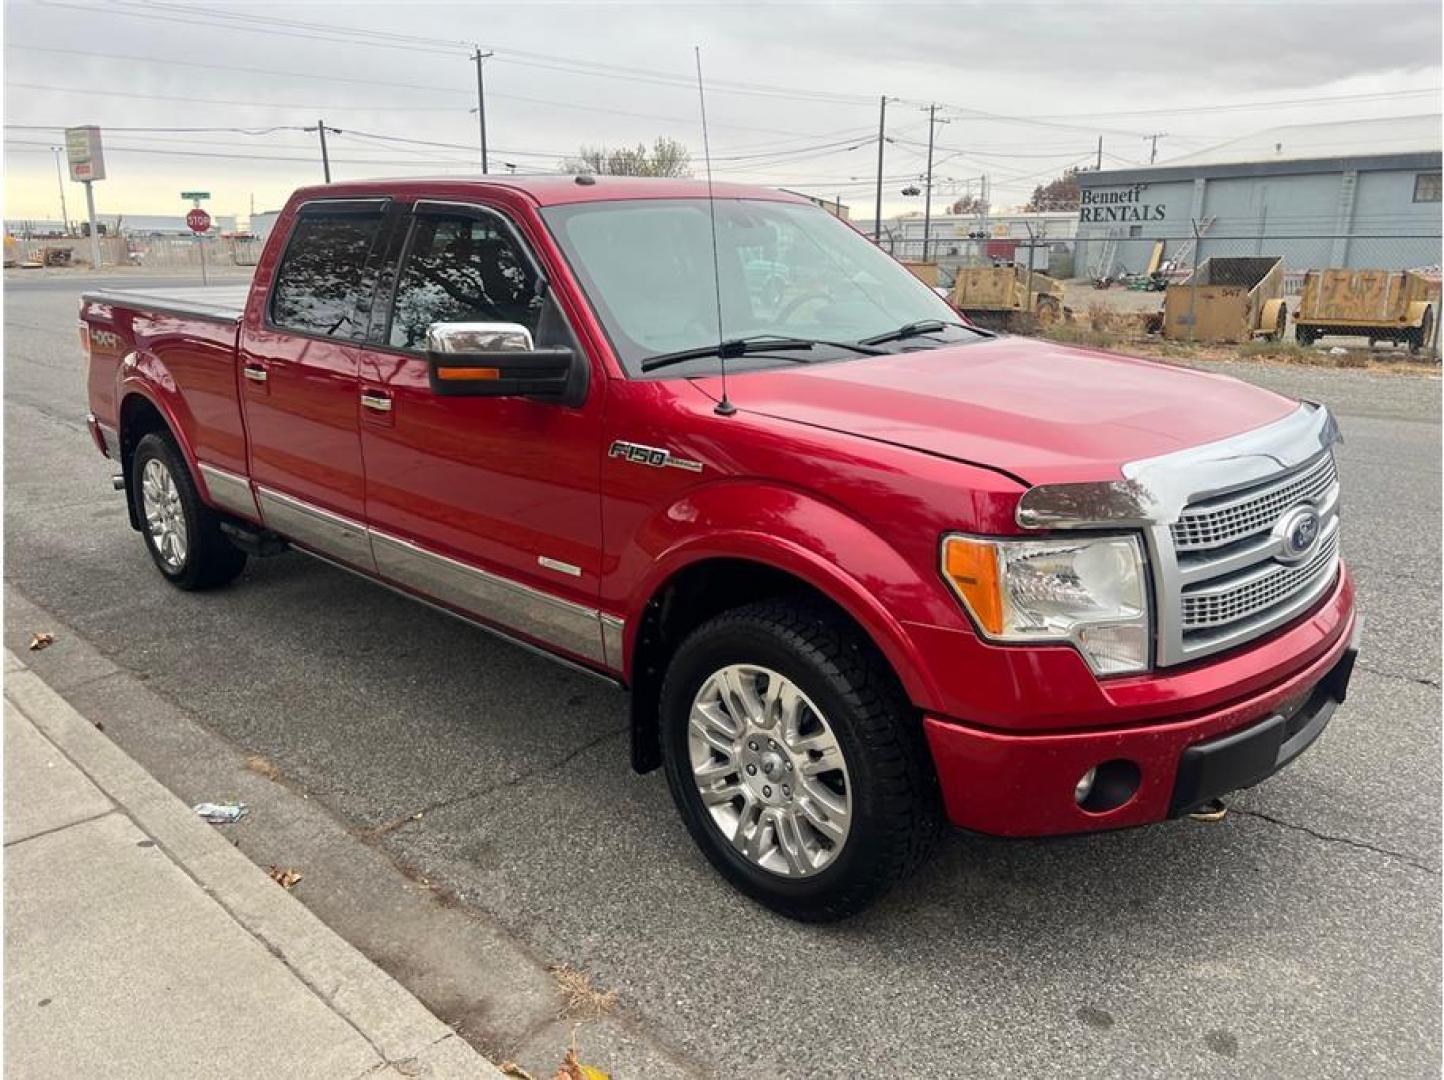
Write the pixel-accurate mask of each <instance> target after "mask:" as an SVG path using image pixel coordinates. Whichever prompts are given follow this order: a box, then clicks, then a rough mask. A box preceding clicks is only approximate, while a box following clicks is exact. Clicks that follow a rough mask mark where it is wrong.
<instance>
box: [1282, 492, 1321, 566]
mask: <svg viewBox="0 0 1444 1080" xmlns="http://www.w3.org/2000/svg"><path fill="white" fill-rule="evenodd" d="M1321 524H1322V523H1321V522H1320V521H1319V512H1318V511H1317V510H1315V509H1314V508H1313V507H1312V506H1300V507H1299V508H1298V509H1296V510H1294V511H1293V512H1292V513H1289V514H1287V515H1285V516H1284V517H1283V518H1282V519H1281V520H1280V521H1279V523H1278V526H1277V527H1276V529H1275V533H1274V535H1275V536H1277V537H1278V538H1279V547H1280V549H1281V550H1280V551H1279V558H1280V559H1282V560H1283V561H1284V562H1297V561H1298V560H1300V559H1302V558H1304V557H1305V556H1306V555H1308V553H1309V552H1310V551H1312V550H1313V547H1314V544H1315V543H1317V542H1318V539H1319V531H1320V525H1321Z"/></svg>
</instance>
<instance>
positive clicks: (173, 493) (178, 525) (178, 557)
mask: <svg viewBox="0 0 1444 1080" xmlns="http://www.w3.org/2000/svg"><path fill="white" fill-rule="evenodd" d="M140 500H141V507H142V508H143V509H144V511H145V526H146V528H147V529H149V530H150V538H151V542H152V543H153V544H154V545H155V550H156V553H157V554H159V555H160V559H161V561H162V562H163V563H165V565H166V569H168V570H172V571H178V570H180V569H181V568H182V567H183V566H185V561H186V548H187V532H186V516H185V508H184V507H183V506H182V505H181V496H180V489H178V488H177V487H176V483H175V477H173V476H171V474H170V469H168V468H166V465H165V462H163V461H161V460H160V459H159V458H151V459H150V460H149V461H147V462H146V463H145V469H144V470H143V471H142V473H141V480H140Z"/></svg>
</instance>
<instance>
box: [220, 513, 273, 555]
mask: <svg viewBox="0 0 1444 1080" xmlns="http://www.w3.org/2000/svg"><path fill="white" fill-rule="evenodd" d="M221 532H222V533H224V534H225V537H226V539H227V540H229V541H230V542H231V543H233V544H235V545H236V547H238V548H240V549H241V550H242V551H244V552H245V553H246V554H247V555H254V556H256V558H258V559H264V558H266V557H267V556H270V555H280V554H281V553H282V552H284V551H285V550H286V549H287V548H288V547H290V545H289V544H287V543H286V541H285V540H283V539H282V538H281V537H279V536H277V535H276V534H275V533H273V532H271V530H269V529H260V528H257V527H256V526H254V525H243V524H241V523H239V522H235V521H223V522H221Z"/></svg>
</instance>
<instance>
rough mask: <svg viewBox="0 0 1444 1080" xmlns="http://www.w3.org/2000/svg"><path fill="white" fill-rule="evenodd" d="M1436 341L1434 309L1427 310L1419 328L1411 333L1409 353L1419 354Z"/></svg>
mask: <svg viewBox="0 0 1444 1080" xmlns="http://www.w3.org/2000/svg"><path fill="white" fill-rule="evenodd" d="M1433 340H1434V309H1433V308H1425V309H1424V317H1423V318H1422V319H1420V320H1419V326H1418V327H1417V328H1416V329H1414V330H1411V331H1410V332H1409V337H1408V342H1409V351H1410V352H1411V353H1417V352H1418V351H1419V350H1420V349H1422V348H1424V347H1425V346H1426V345H1429V344H1431V343H1432V342H1433Z"/></svg>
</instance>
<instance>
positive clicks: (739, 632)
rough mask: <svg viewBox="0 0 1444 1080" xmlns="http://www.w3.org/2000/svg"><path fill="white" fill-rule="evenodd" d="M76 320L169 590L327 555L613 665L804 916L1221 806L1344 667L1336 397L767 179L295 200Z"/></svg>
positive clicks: (368, 192) (97, 398)
mask: <svg viewBox="0 0 1444 1080" xmlns="http://www.w3.org/2000/svg"><path fill="white" fill-rule="evenodd" d="M757 266H766V267H770V268H772V269H771V272H769V273H768V274H765V275H759V274H757V273H754V272H753V270H754V269H755V267H757ZM81 337H82V340H83V343H84V345H85V349H86V354H87V357H88V369H87V370H88V374H87V382H88V387H89V399H90V401H89V407H90V417H89V425H90V430H91V434H92V436H93V437H94V440H95V442H96V445H97V446H98V448H99V449H100V451H101V453H103V454H105V455H106V456H107V457H109V458H111V459H112V460H113V461H115V462H116V464H117V467H118V475H117V477H116V485H117V487H118V488H121V489H123V490H124V491H125V492H126V494H127V498H128V500H129V508H130V521H131V524H132V525H133V526H134V527H135V528H136V529H137V530H138V531H139V532H140V534H141V536H142V537H143V538H144V541H145V544H146V546H147V548H148V549H149V553H150V557H151V559H152V560H153V561H154V563H155V566H156V567H157V569H158V570H159V571H160V573H161V574H162V575H163V576H164V577H165V578H166V579H167V580H168V581H169V582H170V583H171V584H173V585H175V586H178V587H180V588H183V589H204V588H209V587H214V586H219V585H223V584H225V583H227V582H230V581H232V580H233V579H235V578H236V577H237V575H238V574H240V573H241V571H242V570H243V568H244V566H245V564H246V561H247V558H248V557H255V556H261V555H269V554H272V553H276V552H280V551H282V550H285V549H286V548H288V547H295V548H297V549H300V550H302V551H305V552H308V553H310V554H312V555H315V556H318V557H320V558H322V559H324V560H326V561H328V562H331V563H333V564H335V565H337V566H340V567H344V568H345V569H347V570H351V571H354V572H356V573H359V574H361V575H364V576H365V577H367V578H370V579H373V580H375V581H378V582H381V583H384V584H385V585H387V586H390V587H391V588H393V589H396V590H400V591H401V592H403V593H406V594H408V595H410V596H413V597H416V598H418V599H421V600H423V601H425V602H427V603H430V604H432V605H435V606H438V607H440V608H442V609H444V610H446V611H448V612H450V613H452V614H455V615H458V616H461V617H462V618H464V619H466V620H468V621H470V622H472V623H474V624H476V625H478V626H481V627H483V628H485V629H488V630H490V631H493V632H495V633H497V634H499V635H501V636H503V637H506V638H509V639H511V640H512V641H514V642H518V643H520V644H522V645H524V646H527V647H530V648H532V649H538V650H542V651H544V652H545V653H546V654H547V655H549V656H551V657H554V658H556V659H558V660H560V661H562V662H564V663H567V664H570V665H572V666H574V667H578V668H581V669H583V670H585V671H587V672H590V673H592V674H595V675H598V676H601V677H602V678H604V679H606V680H609V681H611V682H613V683H615V684H617V685H619V686H622V687H625V688H626V689H627V690H628V691H629V692H630V716H631V764H632V766H633V767H634V768H635V769H637V770H640V771H646V770H649V769H652V768H656V767H659V766H660V767H663V768H664V770H665V774H666V777H667V781H668V784H669V786H670V789H671V792H672V796H673V798H674V800H675V802H676V804H677V806H678V808H679V810H680V812H681V815H682V817H683V819H684V820H685V822H686V824H687V827H688V828H689V830H690V831H691V833H692V835H693V837H694V838H695V840H696V842H697V843H698V845H699V846H700V847H701V849H702V851H703V852H705V854H706V856H707V858H708V859H710V860H711V862H712V863H713V864H714V865H715V866H716V867H717V868H718V870H720V871H721V872H722V873H723V874H724V875H725V876H726V877H727V878H729V879H730V880H731V881H732V882H733V883H734V884H735V885H736V886H737V887H738V888H740V889H741V890H742V891H744V892H745V893H747V894H748V895H750V896H752V897H754V898H756V899H757V900H759V901H761V902H763V903H765V904H767V905H769V906H771V907H773V908H775V909H777V910H779V911H782V912H784V913H786V914H789V915H791V916H793V917H796V918H803V919H813V920H822V919H830V918H839V917H842V916H845V915H847V914H849V913H852V912H854V911H857V910H859V909H860V908H862V907H863V906H865V905H866V904H868V903H869V902H871V901H872V900H873V899H875V898H876V897H877V896H878V895H880V894H881V893H882V892H883V890H884V889H886V888H887V887H888V886H889V885H891V884H892V883H893V882H895V881H896V880H898V879H899V878H900V877H902V876H903V875H904V874H906V873H907V872H908V871H909V870H911V869H912V868H913V867H914V866H916V865H917V864H918V863H919V861H920V860H921V859H922V858H923V857H924V854H925V852H926V851H927V849H928V846H929V842H930V841H931V840H932V839H933V837H934V836H935V834H936V832H937V827H938V825H939V823H940V822H941V821H943V820H944V819H946V820H948V821H950V822H952V823H953V824H954V825H957V826H960V827H963V828H966V829H971V830H976V831H980V832H983V833H991V834H997V835H1003V836H1040V835H1048V834H1062V833H1076V832H1086V831H1089V830H1098V829H1112V828H1119V827H1123V826H1134V825H1142V824H1145V823H1150V822H1159V821H1163V820H1165V819H1168V818H1174V817H1180V816H1183V815H1186V814H1189V813H1191V812H1194V811H1197V810H1198V809H1199V808H1200V807H1204V806H1207V805H1211V804H1212V803H1213V802H1214V800H1216V799H1217V798H1218V796H1220V795H1221V794H1224V793H1226V792H1229V791H1232V790H1235V789H1238V788H1242V787H1247V786H1250V785H1252V784H1255V783H1257V782H1259V781H1260V780H1262V779H1263V778H1265V777H1267V776H1269V775H1270V774H1272V773H1273V772H1275V771H1276V770H1278V769H1279V768H1281V767H1282V766H1283V765H1285V764H1286V763H1288V762H1289V761H1291V760H1292V759H1293V758H1295V757H1296V756H1298V755H1299V754H1300V753H1301V752H1302V751H1303V750H1304V749H1305V748H1307V747H1308V746H1309V745H1310V744H1311V743H1312V742H1313V741H1314V740H1315V739H1317V738H1318V736H1319V734H1320V732H1321V731H1322V730H1323V728H1324V726H1325V724H1326V723H1327V722H1328V721H1329V719H1330V717H1331V715H1332V714H1333V712H1334V710H1335V707H1336V705H1337V704H1338V703H1339V702H1341V701H1342V700H1343V699H1344V696H1345V692H1346V690H1347V686H1348V682H1349V676H1350V673H1351V670H1352V666H1353V661H1354V657H1355V655H1356V651H1357V645H1356V619H1355V615H1354V590H1353V585H1352V583H1351V580H1350V576H1349V573H1348V570H1347V569H1346V568H1345V566H1344V564H1343V563H1342V562H1341V560H1340V555H1339V483H1338V477H1337V471H1336V465H1335V458H1334V446H1335V443H1336V442H1337V441H1338V431H1337V428H1336V426H1335V423H1334V421H1333V419H1332V418H1331V417H1330V415H1329V413H1328V411H1327V409H1325V408H1323V407H1322V406H1320V405H1316V404H1310V403H1299V402H1294V401H1290V400H1287V399H1285V398H1283V397H1280V396H1279V395H1277V394H1274V393H1271V392H1268V391H1265V390H1262V389H1258V388H1255V387H1252V386H1249V385H1246V384H1243V383H1240V382H1237V381H1234V380H1232V379H1228V378H1223V377H1219V376H1216V375H1213V374H1209V373H1204V372H1200V371H1194V370H1187V369H1183V368H1175V367H1168V366H1164V365H1160V364H1156V363H1152V362H1146V361H1143V360H1133V359H1127V358H1122V357H1119V356H1114V355H1107V354H1103V353H1100V352H1095V351H1089V350H1084V349H1077V348H1068V347H1063V346H1059V345H1055V344H1051V343H1049V342H1046V341H1039V340H1028V339H1025V338H1021V337H1007V336H999V335H995V334H992V333H989V332H987V331H985V330H982V329H980V328H977V327H975V326H973V325H972V324H971V323H969V322H968V321H967V320H966V319H965V318H963V317H962V316H960V315H959V313H958V312H956V311H954V310H953V309H952V308H950V307H949V306H948V305H947V304H946V303H945V302H944V301H943V300H942V299H940V298H939V297H938V296H936V295H935V294H934V293H933V292H932V290H930V289H928V288H927V287H926V286H925V285H923V284H922V283H921V282H919V281H918V280H917V279H915V278H914V277H913V276H912V275H911V274H910V273H909V272H908V271H907V270H906V269H904V268H903V267H902V266H901V265H900V264H898V263H896V262H895V261H893V259H892V258H891V257H889V256H888V255H887V254H885V253H884V252H882V251H881V250H879V249H878V248H877V247H876V246H874V245H873V244H872V243H870V242H869V241H868V240H866V239H865V238H864V237H863V236H862V235H860V234H859V233H858V232H856V231H855V230H854V229H852V228H851V227H850V226H848V225H847V224H845V223H843V222H841V221H839V220H837V219H836V218H834V217H833V216H831V215H829V214H827V213H825V212H824V211H822V210H820V209H818V208H817V207H815V206H812V205H810V204H808V203H806V202H804V201H802V200H800V199H798V198H795V197H793V196H790V195H787V194H784V193H780V192H777V191H772V190H768V189H764V188H752V187H740V186H722V185H719V186H718V187H717V188H716V190H715V193H713V195H712V197H709V189H708V187H707V186H706V185H705V184H703V183H700V182H695V181H680V180H679V181H663V180H651V181H648V180H632V179H621V178H613V177H592V176H578V177H571V176H555V177H541V178H522V177H503V178H496V177H487V178H481V179H476V180H470V179H468V180H455V179H452V180H433V181H419V180H417V181H412V180H407V181H379V182H374V183H361V182H357V183H342V184H332V185H328V186H325V187H316V188H308V189H304V190H301V191H298V192H297V193H296V194H295V195H293V196H292V198H291V199H290V201H289V202H288V204H287V206H286V208H285V210H284V212H283V213H282V214H281V215H280V217H279V219H278V220H277V222H276V225H275V228H274V231H273V232H272V233H271V235H270V237H269V239H268V241H267V244H266V247H265V250H264V252H263V254H262V256H261V259H260V262H259V264H258V265H257V267H256V270H255V273H254V276H253V280H252V281H251V283H250V285H249V288H239V289H237V288H230V287H213V288H209V289H192V290H173V291H157V292H150V293H147V292H144V291H129V292H124V293H117V292H111V293H98V294H90V295H87V296H86V297H85V298H84V299H83V301H82V308H81ZM659 842H660V841H659Z"/></svg>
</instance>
